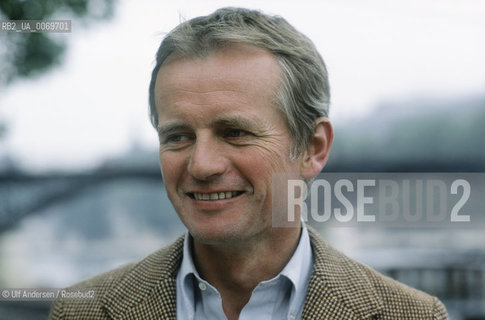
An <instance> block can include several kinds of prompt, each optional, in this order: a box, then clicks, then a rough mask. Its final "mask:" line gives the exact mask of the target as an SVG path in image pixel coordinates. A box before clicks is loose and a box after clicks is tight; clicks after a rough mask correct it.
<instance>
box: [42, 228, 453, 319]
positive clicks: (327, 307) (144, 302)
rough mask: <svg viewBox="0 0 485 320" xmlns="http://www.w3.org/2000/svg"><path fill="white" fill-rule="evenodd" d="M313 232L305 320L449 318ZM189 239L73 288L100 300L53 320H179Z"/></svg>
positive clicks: (72, 305) (58, 309) (69, 303)
mask: <svg viewBox="0 0 485 320" xmlns="http://www.w3.org/2000/svg"><path fill="white" fill-rule="evenodd" d="M308 229H309V234H310V240H311V244H312V250H313V252H314V266H313V272H312V275H311V278H310V283H309V286H308V292H307V295H306V300H305V306H304V309H303V314H302V319H305V320H309V319H314V320H324V319H329V320H330V319H331V320H335V319H346V320H357V319H359V320H364V319H375V320H377V319H378V320H396V319H409V320H410V319H415V320H425V319H448V316H447V314H446V310H445V307H444V306H443V305H442V303H441V302H440V301H439V300H438V299H437V298H435V297H432V296H429V295H427V294H425V293H423V292H421V291H418V290H415V289H412V288H410V287H407V286H405V285H403V284H401V283H399V282H396V281H394V280H392V279H390V278H388V277H385V276H383V275H382V274H380V273H378V272H376V271H374V270H372V269H370V268H369V267H366V266H364V265H362V264H360V263H358V262H355V261H353V260H351V259H349V258H348V257H346V256H344V255H343V254H342V253H340V252H338V251H337V250H335V249H333V248H332V247H331V246H329V245H328V244H327V243H326V242H325V241H324V240H323V239H322V238H321V237H320V236H319V235H318V234H317V233H316V232H315V231H314V230H312V229H311V228H308ZM183 241H184V240H183V237H181V238H179V239H178V240H177V241H175V242H174V243H173V244H172V245H170V246H169V247H166V248H164V249H161V250H159V251H157V252H155V253H153V254H151V255H150V256H148V257H147V258H145V259H143V260H141V261H140V262H137V263H132V264H129V265H126V266H124V267H121V268H118V269H115V270H113V271H109V272H107V273H104V274H101V275H98V276H96V277H94V278H91V279H89V280H86V281H84V282H81V283H79V284H77V285H75V286H73V287H71V288H70V289H73V290H77V289H84V288H92V289H93V290H95V296H94V298H92V299H82V300H81V299H79V300H62V299H59V300H56V301H55V302H54V304H53V306H52V309H51V314H50V317H49V319H50V320H57V319H66V320H67V319H76V320H82V319H86V320H88V319H89V320H98V319H99V320H101V319H103V320H108V319H113V320H114V319H119V320H121V319H143V320H149V319H176V302H175V297H176V293H175V288H176V280H175V279H176V276H177V272H178V269H179V267H180V263H181V260H182V250H183Z"/></svg>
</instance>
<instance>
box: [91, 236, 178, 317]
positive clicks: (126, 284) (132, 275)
mask: <svg viewBox="0 0 485 320" xmlns="http://www.w3.org/2000/svg"><path fill="white" fill-rule="evenodd" d="M182 247H183V237H180V238H178V239H177V241H175V242H174V243H173V244H172V245H170V246H169V247H166V248H164V249H161V250H159V251H157V252H155V253H153V254H151V255H150V256H148V257H146V258H145V259H143V260H141V261H140V262H138V263H136V264H135V265H134V266H133V267H132V268H131V269H130V271H129V272H127V273H126V275H125V276H124V277H123V278H122V279H121V280H119V281H118V282H117V283H116V284H115V285H114V286H113V287H112V288H111V289H110V290H109V291H108V292H107V293H106V294H105V295H104V297H102V300H101V303H102V304H103V306H104V308H105V310H106V311H107V313H108V314H109V315H110V317H111V318H112V319H117V320H118V319H119V320H123V319H147V320H149V319H175V315H176V310H175V308H176V303H175V297H176V295H175V281H176V280H175V279H176V276H177V271H178V269H179V266H180V262H181V260H182Z"/></svg>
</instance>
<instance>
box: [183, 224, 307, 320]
mask: <svg viewBox="0 0 485 320" xmlns="http://www.w3.org/2000/svg"><path fill="white" fill-rule="evenodd" d="M302 225H303V226H302V232H301V235H300V240H299V242H298V246H297V247H296V250H295V252H294V253H293V256H292V257H291V259H290V261H288V263H287V264H286V266H285V267H284V268H283V270H281V272H280V273H279V274H278V275H277V276H276V277H274V278H272V279H270V280H266V281H262V282H260V283H259V284H258V285H257V286H256V288H254V290H253V292H252V294H251V297H250V299H249V301H248V303H247V304H246V305H245V306H244V308H243V309H242V310H241V313H240V315H239V320H257V319H265V320H268V319H272V320H283V319H288V320H295V319H300V318H301V314H302V311H303V305H304V304H305V296H306V291H307V288H308V283H309V281H310V276H311V273H312V267H313V255H312V250H311V246H310V237H309V235H308V230H307V228H306V226H305V225H304V224H302ZM189 239H190V238H189V233H188V232H187V233H186V235H185V241H184V252H183V259H182V264H181V266H180V270H179V272H178V274H177V319H178V320H206V319H207V320H209V319H210V320H219V319H220V320H226V316H225V314H224V311H223V310H222V299H221V295H220V294H219V292H218V291H217V289H216V288H215V287H213V286H212V285H211V284H210V283H208V282H207V281H205V280H204V279H202V278H201V277H200V276H199V273H198V272H197V270H196V269H195V265H194V262H193V259H192V255H191V253H190V249H189Z"/></svg>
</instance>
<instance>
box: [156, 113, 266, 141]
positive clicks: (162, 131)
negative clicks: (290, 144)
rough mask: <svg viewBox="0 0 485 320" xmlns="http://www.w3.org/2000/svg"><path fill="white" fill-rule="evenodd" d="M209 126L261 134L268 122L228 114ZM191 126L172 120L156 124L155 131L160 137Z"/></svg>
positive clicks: (185, 129) (188, 128)
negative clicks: (171, 121)
mask: <svg viewBox="0 0 485 320" xmlns="http://www.w3.org/2000/svg"><path fill="white" fill-rule="evenodd" d="M211 127H214V128H224V127H229V128H239V129H243V130H247V131H251V132H253V133H255V134H262V133H263V132H264V131H265V130H268V129H269V127H270V126H269V125H268V123H266V121H258V120H251V119H249V118H246V117H242V116H237V115H236V116H230V117H221V118H216V119H215V120H214V121H213V122H212V123H211ZM188 130H191V127H190V126H189V125H187V124H185V123H183V122H173V123H167V124H163V125H160V124H159V125H158V127H157V131H158V134H159V136H160V137H163V136H166V135H167V134H170V133H171V132H174V131H188Z"/></svg>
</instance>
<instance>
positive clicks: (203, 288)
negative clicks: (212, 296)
mask: <svg viewBox="0 0 485 320" xmlns="http://www.w3.org/2000/svg"><path fill="white" fill-rule="evenodd" d="M199 289H200V290H202V291H204V290H205V289H207V286H206V285H205V283H203V282H199Z"/></svg>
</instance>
